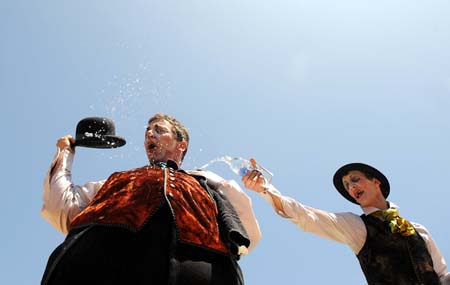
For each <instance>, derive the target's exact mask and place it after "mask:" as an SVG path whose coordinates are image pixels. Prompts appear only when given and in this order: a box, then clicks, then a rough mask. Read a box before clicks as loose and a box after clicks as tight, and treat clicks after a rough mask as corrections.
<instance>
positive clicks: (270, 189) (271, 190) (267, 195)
mask: <svg viewBox="0 0 450 285" xmlns="http://www.w3.org/2000/svg"><path fill="white" fill-rule="evenodd" d="M260 195H261V196H262V197H263V198H264V199H265V200H266V201H267V202H269V203H270V204H271V205H272V208H273V209H274V210H275V212H276V213H277V214H278V215H279V216H281V217H283V218H290V217H289V216H288V215H286V213H285V212H284V209H278V208H277V207H276V206H275V203H274V202H273V198H272V196H275V197H278V198H279V199H280V202H281V205H283V196H282V195H281V193H280V191H278V190H277V189H276V188H275V187H274V186H273V185H272V184H269V186H267V187H266V190H264V191H262V192H260Z"/></svg>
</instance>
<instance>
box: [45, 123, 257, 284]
mask: <svg viewBox="0 0 450 285" xmlns="http://www.w3.org/2000/svg"><path fill="white" fill-rule="evenodd" d="M93 122H95V123H93ZM92 126H93V127H92ZM86 128H87V131H86ZM91 128H93V129H91ZM100 129H101V130H102V131H99V130H100ZM105 129H106V130H109V131H105ZM124 143H125V141H124V139H122V138H120V137H117V136H115V131H113V128H112V122H110V121H108V120H103V119H99V118H96V117H94V118H87V121H86V120H83V122H82V124H79V128H77V139H76V140H75V139H74V138H73V137H72V136H70V135H68V136H65V137H62V138H60V139H59V140H58V142H57V148H58V152H57V155H56V158H55V160H54V162H53V163H52V166H51V167H50V170H49V173H48V175H47V177H46V178H45V181H44V197H43V200H44V201H43V207H42V211H41V214H42V216H43V217H44V218H45V219H46V220H47V221H48V222H49V223H50V224H52V225H53V226H54V227H55V228H56V229H58V230H59V231H61V232H62V233H64V234H67V237H66V239H65V241H64V242H63V243H62V244H61V245H60V246H58V247H57V248H56V249H55V250H54V252H53V253H52V254H51V256H50V258H49V261H48V264H47V267H46V270H45V273H44V276H43V279H42V284H45V285H52V284H58V285H59V284H64V285H71V284H73V285H75V284H76V285H79V284H105V285H114V284H120V285H123V284H132V285H139V284H183V285H184V284H197V285H202V284H212V285H221V284H223V285H233V284H243V276H242V273H241V270H240V267H239V265H238V263H237V261H238V260H239V258H240V256H242V255H244V254H246V253H247V252H248V251H251V250H252V249H253V248H254V247H255V245H256V244H257V243H258V241H259V239H260V238H261V233H260V231H259V226H258V223H257V221H256V219H255V216H254V213H253V211H252V208H251V201H250V198H249V197H248V196H247V195H246V194H245V193H244V192H243V191H242V189H240V187H239V186H238V184H237V183H236V182H235V181H225V180H223V179H222V178H221V177H219V176H217V175H215V174H214V173H211V172H205V171H196V172H194V171H192V172H186V171H184V170H182V169H181V168H180V165H181V163H182V161H183V158H184V156H185V154H186V152H187V149H188V144H189V135H188V132H187V130H186V128H185V127H184V126H183V125H181V123H180V122H179V121H177V120H176V119H175V118H173V117H170V116H168V115H164V114H156V115H154V116H153V117H151V118H150V119H149V121H148V126H147V129H146V131H145V141H144V146H145V150H146V153H147V157H148V159H149V165H146V166H143V167H140V168H136V169H132V170H127V171H121V172H116V173H113V174H112V175H111V176H110V177H109V178H108V179H106V180H103V181H99V182H89V183H87V184H84V185H82V186H79V185H75V184H73V183H72V179H71V169H72V161H73V157H74V154H75V148H74V147H73V146H74V145H76V146H88V147H99V148H106V147H117V146H120V145H123V144H124Z"/></svg>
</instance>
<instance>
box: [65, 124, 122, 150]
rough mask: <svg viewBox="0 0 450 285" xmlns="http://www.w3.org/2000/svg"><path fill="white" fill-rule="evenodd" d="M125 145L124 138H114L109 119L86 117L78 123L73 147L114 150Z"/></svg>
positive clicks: (114, 133) (113, 127)
mask: <svg viewBox="0 0 450 285" xmlns="http://www.w3.org/2000/svg"><path fill="white" fill-rule="evenodd" d="M125 143H126V141H125V139H124V138H122V137H119V136H116V127H115V125H114V122H113V121H112V120H111V119H108V118H104V117H88V118H84V119H82V120H81V121H79V122H78V124H77V129H76V136H75V143H74V144H73V146H84V147H91V148H116V147H121V146H123V145H125Z"/></svg>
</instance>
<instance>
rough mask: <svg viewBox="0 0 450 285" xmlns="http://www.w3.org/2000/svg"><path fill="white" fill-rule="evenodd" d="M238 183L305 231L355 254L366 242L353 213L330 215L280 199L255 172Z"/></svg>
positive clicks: (361, 226) (362, 227) (365, 232)
mask: <svg viewBox="0 0 450 285" xmlns="http://www.w3.org/2000/svg"><path fill="white" fill-rule="evenodd" d="M242 182H243V183H244V186H245V187H246V188H248V189H249V190H252V191H255V192H258V193H260V194H261V196H262V197H263V198H264V199H265V200H267V201H268V202H269V203H270V204H271V205H272V207H273V208H274V210H275V211H276V212H277V214H278V215H280V216H282V217H284V218H288V219H289V220H290V221H291V222H292V223H294V224H295V225H296V226H298V227H299V228H300V229H301V230H303V231H305V232H310V233H313V234H316V235H319V236H321V237H324V238H327V239H331V240H334V241H337V242H340V243H344V244H347V245H348V246H350V247H351V249H352V250H353V252H355V253H358V252H359V251H360V250H361V248H362V246H363V245H364V242H365V240H366V235H367V231H366V228H365V226H364V222H363V221H362V219H361V218H360V217H359V216H358V215H355V214H353V213H330V212H327V211H323V210H319V209H315V208H313V207H309V206H306V205H303V204H301V203H300V202H298V201H297V200H295V199H293V198H290V197H286V196H283V195H282V194H281V193H280V192H279V191H278V190H277V189H276V188H275V186H273V185H272V184H267V183H266V181H265V178H264V177H263V176H262V174H261V172H259V171H258V170H254V171H251V172H249V173H247V174H246V175H244V176H243V178H242Z"/></svg>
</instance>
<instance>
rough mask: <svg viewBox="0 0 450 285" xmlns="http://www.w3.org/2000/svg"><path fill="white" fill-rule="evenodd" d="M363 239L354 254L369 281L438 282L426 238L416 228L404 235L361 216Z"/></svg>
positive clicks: (386, 283) (389, 283) (412, 284)
mask: <svg viewBox="0 0 450 285" xmlns="http://www.w3.org/2000/svg"><path fill="white" fill-rule="evenodd" d="M361 218H362V220H363V221H364V224H365V225H366V229H367V238H366V242H365V244H364V246H363V248H362V249H361V251H360V252H359V253H358V255H357V257H358V260H359V263H360V265H361V268H362V270H363V272H364V275H365V276H366V279H367V282H368V283H369V284H370V285H375V284H378V285H381V284H383V285H415V284H426V285H435V284H436V285H439V284H440V281H439V277H438V276H437V274H436V272H435V271H434V268H433V260H432V259H431V256H430V253H429V252H428V250H427V247H426V244H425V241H424V240H423V239H422V237H421V236H420V235H419V234H418V233H417V232H416V233H415V234H414V235H412V236H409V237H404V236H402V235H400V234H398V233H395V234H394V233H392V232H391V230H390V228H389V225H388V222H384V221H381V220H380V219H378V218H376V217H372V216H370V215H369V216H366V215H362V216H361Z"/></svg>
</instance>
